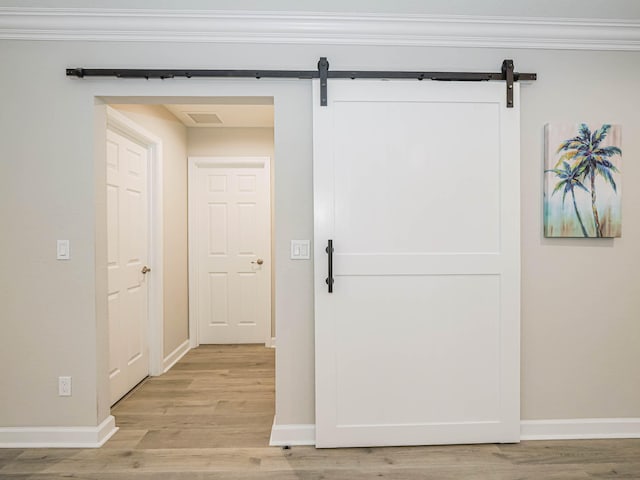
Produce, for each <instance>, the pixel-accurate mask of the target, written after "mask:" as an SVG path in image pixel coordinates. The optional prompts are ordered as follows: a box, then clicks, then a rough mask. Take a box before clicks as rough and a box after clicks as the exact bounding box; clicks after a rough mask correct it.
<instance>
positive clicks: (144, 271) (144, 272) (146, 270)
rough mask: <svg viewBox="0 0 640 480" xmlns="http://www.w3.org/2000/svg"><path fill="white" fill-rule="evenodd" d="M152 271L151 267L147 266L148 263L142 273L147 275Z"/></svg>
mask: <svg viewBox="0 0 640 480" xmlns="http://www.w3.org/2000/svg"><path fill="white" fill-rule="evenodd" d="M150 271H151V269H150V268H149V267H147V266H146V265H145V266H144V267H142V274H143V275H146V274H147V273H149V272H150Z"/></svg>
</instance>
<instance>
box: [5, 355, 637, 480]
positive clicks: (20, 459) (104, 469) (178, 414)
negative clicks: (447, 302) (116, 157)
mask: <svg viewBox="0 0 640 480" xmlns="http://www.w3.org/2000/svg"><path fill="white" fill-rule="evenodd" d="M273 410H274V351H273V350H270V349H266V348H264V347H257V346H229V347H219V346H203V347H200V348H198V349H196V350H192V351H191V352H189V353H188V354H187V355H186V356H185V357H184V358H183V359H182V360H181V361H180V362H179V363H178V364H177V365H176V366H175V367H174V368H173V369H172V370H171V371H170V372H169V373H167V374H166V375H164V376H162V377H155V378H152V379H150V380H148V381H147V382H145V383H144V384H143V385H142V386H141V387H140V388H139V389H138V390H136V391H135V392H134V393H133V394H132V395H131V396H129V397H128V398H126V399H124V400H123V401H122V402H120V403H119V404H118V405H117V406H116V407H115V408H114V409H113V413H114V415H115V417H116V423H117V424H118V425H119V426H120V431H119V432H118V433H117V434H116V435H115V436H114V437H113V438H112V439H111V440H109V442H107V444H106V445H105V446H104V447H103V448H101V449H87V450H79V449H78V450H76V449H32V450H24V449H8V450H2V449H0V479H2V480H5V479H6V480H9V479H31V480H52V479H68V478H75V479H87V480H89V479H91V480H112V479H131V480H143V479H144V480H152V479H153V480H156V479H157V480H169V479H171V480H173V479H181V480H205V479H211V480H217V479H238V480H252V479H256V480H257V479H265V480H321V479H322V480H332V479H335V480H338V479H340V480H364V479H378V478H382V479H384V478H386V479H390V480H418V479H420V480H422V479H434V480H453V479H455V480H458V479H463V480H464V479H469V480H507V479H508V480H542V479H568V480H571V479H636V480H639V479H640V440H583V441H555V442H523V443H521V444H518V445H474V446H446V447H405V448H357V449H339V450H316V449H315V448H313V447H292V448H291V449H289V450H284V449H280V448H273V447H268V446H267V445H268V441H269V430H270V428H271V423H272V420H273Z"/></svg>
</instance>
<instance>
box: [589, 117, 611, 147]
mask: <svg viewBox="0 0 640 480" xmlns="http://www.w3.org/2000/svg"><path fill="white" fill-rule="evenodd" d="M609 130H611V125H609V124H608V123H605V124H604V125H602V127H600V128H599V129H597V130H595V131H594V132H593V137H592V138H591V143H592V144H593V147H594V148H597V147H598V145H600V142H602V140H604V139H605V138H606V137H607V133H609Z"/></svg>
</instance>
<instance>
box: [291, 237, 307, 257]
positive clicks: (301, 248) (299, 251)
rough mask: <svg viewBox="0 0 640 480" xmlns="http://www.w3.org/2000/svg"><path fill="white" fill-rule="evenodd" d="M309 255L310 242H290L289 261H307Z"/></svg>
mask: <svg viewBox="0 0 640 480" xmlns="http://www.w3.org/2000/svg"><path fill="white" fill-rule="evenodd" d="M310 254H311V241H310V240H291V260H309V258H310Z"/></svg>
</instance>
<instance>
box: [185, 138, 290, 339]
mask: <svg viewBox="0 0 640 480" xmlns="http://www.w3.org/2000/svg"><path fill="white" fill-rule="evenodd" d="M273 147H274V145H273V128H188V129H187V153H188V155H189V156H190V157H207V156H209V157H215V156H220V157H225V156H229V157H242V156H251V155H256V156H266V157H269V158H271V205H272V208H271V261H272V263H273V261H274V259H275V243H276V242H275V230H274V228H273V226H274V221H275V215H274V208H273V192H274V191H275V185H274V178H275V172H274V170H275V168H277V167H276V163H275V159H274V155H273V153H274V152H273ZM275 278H276V269H275V268H272V269H271V336H272V337H275V335H276V325H275V322H276V285H275Z"/></svg>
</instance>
